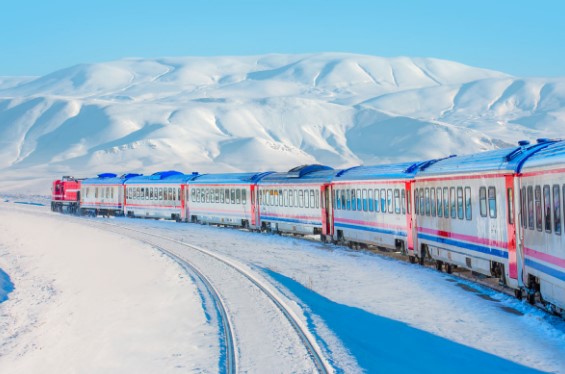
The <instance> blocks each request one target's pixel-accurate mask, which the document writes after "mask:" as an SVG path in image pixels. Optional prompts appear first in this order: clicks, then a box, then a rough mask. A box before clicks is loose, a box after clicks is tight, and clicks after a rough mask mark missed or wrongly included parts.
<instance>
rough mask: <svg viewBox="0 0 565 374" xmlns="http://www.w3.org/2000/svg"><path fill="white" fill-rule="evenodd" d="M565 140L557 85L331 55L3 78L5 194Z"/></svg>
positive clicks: (135, 63) (103, 67)
mask: <svg viewBox="0 0 565 374" xmlns="http://www.w3.org/2000/svg"><path fill="white" fill-rule="evenodd" d="M564 130H565V78H551V79H543V78H536V79H534V78H529V79H519V78H515V77H511V76H509V75H506V74H504V73H499V72H495V71H490V70H485V69H479V68H474V67H469V66H465V65H462V64H459V63H455V62H450V61H443V60H437V59H426V58H405V57H399V58H381V57H373V56H363V55H353V54H337V53H324V54H313V55H264V56H248V57H206V58H204V57H201V58H196V57H194V58H162V59H124V60H119V61H113V62H108V63H99V64H91V65H77V66H73V67H70V68H68V69H63V70H60V71H56V72H53V73H51V74H48V75H46V76H43V77H38V78H29V77H22V78H17V77H13V78H6V77H0V144H1V145H2V147H0V175H1V176H2V178H1V179H2V180H3V182H0V189H1V190H11V191H13V190H16V189H17V190H21V185H20V182H18V180H19V179H23V180H28V179H29V176H30V175H33V176H36V177H40V178H45V180H48V179H52V178H53V177H54V176H59V175H62V174H71V175H75V176H79V177H80V176H89V175H92V174H95V173H99V172H105V171H108V172H116V173H122V172H142V173H151V172H154V171H157V170H159V169H171V168H172V169H177V170H180V171H184V172H191V171H201V172H202V171H236V170H249V171H251V170H265V169H280V170H288V169H290V168H291V167H294V166H296V165H298V164H304V163H312V162H318V163H323V164H328V165H331V166H333V167H336V168H338V167H347V166H352V165H356V164H373V163H380V162H389V161H404V160H412V159H423V158H431V157H438V156H445V155H449V154H465V153H471V152H476V151H481V150H486V149H493V148H498V147H502V146H507V145H509V144H515V143H516V142H517V141H518V140H521V139H529V140H534V139H535V138H538V137H563V134H565V131H564ZM42 188H43V189H42ZM24 189H29V190H30V191H37V192H47V191H48V187H47V186H39V185H38V184H34V183H32V184H28V185H26V186H25V187H24Z"/></svg>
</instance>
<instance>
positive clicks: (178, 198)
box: [177, 187, 180, 201]
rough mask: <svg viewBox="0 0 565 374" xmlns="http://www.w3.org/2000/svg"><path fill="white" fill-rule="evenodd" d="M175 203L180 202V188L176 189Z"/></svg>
mask: <svg viewBox="0 0 565 374" xmlns="http://www.w3.org/2000/svg"><path fill="white" fill-rule="evenodd" d="M177 201H180V187H178V188H177Z"/></svg>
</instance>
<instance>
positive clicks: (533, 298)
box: [526, 292, 536, 305]
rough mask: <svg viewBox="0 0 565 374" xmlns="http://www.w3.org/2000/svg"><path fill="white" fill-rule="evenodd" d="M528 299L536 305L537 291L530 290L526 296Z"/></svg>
mask: <svg viewBox="0 0 565 374" xmlns="http://www.w3.org/2000/svg"><path fill="white" fill-rule="evenodd" d="M526 300H528V303H530V304H532V305H534V304H535V303H536V294H535V292H529V293H528V295H527V296H526Z"/></svg>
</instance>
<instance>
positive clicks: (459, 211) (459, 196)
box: [457, 187, 463, 219]
mask: <svg viewBox="0 0 565 374" xmlns="http://www.w3.org/2000/svg"><path fill="white" fill-rule="evenodd" d="M457 218H459V219H463V187H457Z"/></svg>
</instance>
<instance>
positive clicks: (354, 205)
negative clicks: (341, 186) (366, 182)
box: [351, 190, 357, 210]
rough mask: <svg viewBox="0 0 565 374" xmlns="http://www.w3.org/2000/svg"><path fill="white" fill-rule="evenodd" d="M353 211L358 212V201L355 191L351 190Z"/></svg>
mask: <svg viewBox="0 0 565 374" xmlns="http://www.w3.org/2000/svg"><path fill="white" fill-rule="evenodd" d="M351 210H357V201H356V199H355V190H351Z"/></svg>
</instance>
